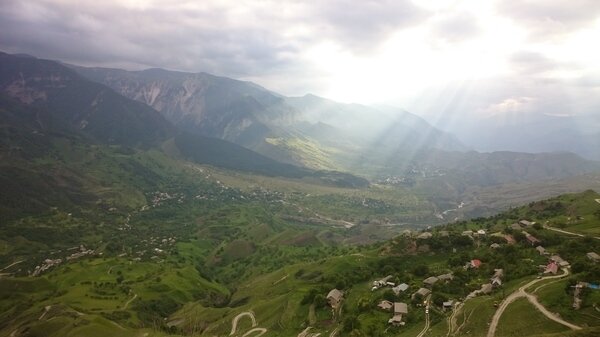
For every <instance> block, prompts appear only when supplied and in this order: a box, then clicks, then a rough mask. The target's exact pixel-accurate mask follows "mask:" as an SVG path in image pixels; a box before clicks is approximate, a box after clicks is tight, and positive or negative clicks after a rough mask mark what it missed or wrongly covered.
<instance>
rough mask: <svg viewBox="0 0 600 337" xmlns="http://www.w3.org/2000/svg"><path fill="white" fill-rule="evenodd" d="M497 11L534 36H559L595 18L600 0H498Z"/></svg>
mask: <svg viewBox="0 0 600 337" xmlns="http://www.w3.org/2000/svg"><path fill="white" fill-rule="evenodd" d="M498 10H499V12H500V13H501V14H503V15H505V16H507V17H509V18H511V19H513V20H514V21H515V22H517V23H518V24H520V25H522V26H524V27H525V28H526V29H527V30H528V31H529V34H530V36H531V37H532V38H534V39H548V38H562V37H564V36H566V35H568V34H570V33H572V32H574V31H577V30H579V29H581V28H583V27H586V26H588V25H590V24H591V23H593V22H594V21H595V20H597V19H598V17H599V16H600V1H597V0H570V1H564V0H522V1H499V2H498Z"/></svg>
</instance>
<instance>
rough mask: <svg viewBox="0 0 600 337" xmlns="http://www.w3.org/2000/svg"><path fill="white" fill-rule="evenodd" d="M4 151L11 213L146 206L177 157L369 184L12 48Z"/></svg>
mask: <svg viewBox="0 0 600 337" xmlns="http://www.w3.org/2000/svg"><path fill="white" fill-rule="evenodd" d="M0 158H1V159H2V162H1V163H0V182H1V183H2V186H3V192H4V193H2V195H1V196H0V201H2V206H1V207H0V210H1V211H2V212H1V213H2V214H1V215H2V217H3V218H4V219H8V218H12V217H15V216H22V215H23V214H33V213H38V212H44V211H45V210H48V209H49V208H51V207H56V206H59V205H60V206H62V207H70V208H72V207H84V208H96V207H98V205H101V206H102V205H104V206H105V205H111V204H114V203H124V204H127V205H128V207H132V206H134V205H139V204H141V203H143V200H142V199H143V198H142V197H140V194H142V193H144V191H148V190H151V189H156V188H157V187H158V186H160V185H161V184H163V183H165V182H166V181H168V180H169V174H170V172H169V171H168V170H167V169H166V168H168V167H170V166H172V165H167V164H165V162H166V161H168V160H173V161H175V162H177V161H183V160H189V161H190V162H191V163H200V164H208V165H214V166H217V167H221V168H226V169H231V170H238V171H246V172H251V173H255V174H261V175H267V176H279V177H286V178H293V179H299V180H300V179H304V180H306V182H312V183H319V184H325V185H330V186H331V185H333V186H342V187H350V186H352V187H365V186H367V185H368V181H367V180H365V179H363V178H358V177H356V176H353V175H351V174H346V173H340V172H333V171H315V170H310V169H306V168H301V167H297V166H293V165H290V164H284V163H280V162H277V161H275V160H273V159H271V158H268V157H265V156H263V155H260V154H258V153H256V152H253V151H251V150H249V149H246V148H244V147H241V146H239V145H236V144H233V143H230V142H228V141H225V140H222V139H218V138H212V137H206V136H200V135H197V134H191V133H187V132H185V131H181V130H177V128H175V127H174V126H173V125H172V124H171V123H170V122H169V121H167V120H165V119H164V118H163V117H162V116H161V114H160V113H158V112H157V111H156V110H154V109H153V108H151V107H149V106H147V105H145V104H143V103H140V102H137V101H134V100H131V99H129V98H126V97H124V96H122V95H120V94H118V93H116V92H115V91H114V90H112V89H110V88H108V87H106V86H104V85H102V84H99V83H96V82H93V81H90V80H88V79H86V78H84V77H82V76H80V75H79V74H77V73H76V72H74V71H73V70H71V69H69V68H67V67H65V66H63V65H61V64H59V63H57V62H54V61H49V60H41V59H37V58H34V57H31V56H25V57H23V56H15V55H9V54H4V53H2V54H0ZM123 199H127V200H128V201H125V200H123ZM117 200H119V201H117ZM104 206H102V207H104ZM108 207H110V206H108Z"/></svg>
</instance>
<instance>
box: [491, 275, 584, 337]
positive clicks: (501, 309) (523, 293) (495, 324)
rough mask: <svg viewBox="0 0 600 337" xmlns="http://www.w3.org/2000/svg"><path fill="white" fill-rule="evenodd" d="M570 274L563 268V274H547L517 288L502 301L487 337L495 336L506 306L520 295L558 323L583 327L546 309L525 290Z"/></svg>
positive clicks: (576, 327) (575, 328) (576, 328)
mask: <svg viewBox="0 0 600 337" xmlns="http://www.w3.org/2000/svg"><path fill="white" fill-rule="evenodd" d="M568 275H569V270H568V269H563V274H561V275H554V276H546V277H542V278H540V279H535V280H532V281H530V282H529V283H527V284H525V285H524V286H521V287H520V288H519V289H518V290H516V291H515V292H513V293H512V294H510V295H508V297H507V298H505V299H504V301H502V303H501V304H500V306H499V307H498V309H497V310H496V313H495V314H494V317H493V318H492V322H491V323H490V328H489V330H488V333H487V337H494V335H495V334H496V328H497V327H498V322H499V321H500V317H502V314H503V313H504V310H506V308H507V307H508V305H509V304H510V303H512V302H513V301H515V300H516V299H517V298H520V297H525V298H527V300H529V302H531V304H533V305H534V306H535V307H536V308H537V309H538V310H539V311H540V312H541V313H542V314H544V315H545V316H546V317H548V318H549V319H551V320H553V321H555V322H557V323H560V324H562V325H564V326H567V327H569V328H571V329H573V330H579V329H581V327H579V326H577V325H574V324H571V323H569V322H567V321H565V320H563V319H561V318H560V317H558V316H556V315H555V314H553V313H551V312H550V311H548V309H546V308H545V307H544V306H543V305H541V304H540V303H539V302H538V300H537V298H536V297H535V296H534V295H531V294H528V293H527V292H526V291H525V289H527V288H529V287H531V286H532V285H534V284H536V283H538V282H541V281H544V280H549V279H556V278H563V277H566V276H568Z"/></svg>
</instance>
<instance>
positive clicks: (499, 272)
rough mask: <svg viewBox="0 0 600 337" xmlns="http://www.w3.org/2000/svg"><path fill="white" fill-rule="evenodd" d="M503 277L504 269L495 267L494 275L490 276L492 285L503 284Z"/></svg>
mask: <svg viewBox="0 0 600 337" xmlns="http://www.w3.org/2000/svg"><path fill="white" fill-rule="evenodd" d="M502 277H504V269H494V275H493V276H492V277H491V278H490V282H491V284H492V287H499V286H501V285H502Z"/></svg>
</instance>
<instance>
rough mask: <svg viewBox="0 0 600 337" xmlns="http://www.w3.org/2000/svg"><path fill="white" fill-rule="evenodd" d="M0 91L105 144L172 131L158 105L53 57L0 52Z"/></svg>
mask: <svg viewBox="0 0 600 337" xmlns="http://www.w3.org/2000/svg"><path fill="white" fill-rule="evenodd" d="M0 91H2V92H4V93H5V94H6V95H8V96H10V97H12V98H14V99H16V100H18V101H20V102H21V103H23V104H26V105H30V106H32V107H35V108H38V109H43V110H46V111H47V113H48V114H49V115H50V117H48V118H50V119H52V120H53V121H54V122H53V123H54V124H63V125H64V126H65V127H66V126H68V127H69V128H70V129H72V130H79V131H81V132H83V133H85V134H86V135H89V136H91V137H93V138H94V139H95V140H97V141H100V142H102V143H105V144H122V145H129V146H135V145H145V146H150V145H155V144H158V143H160V142H161V141H163V140H165V139H166V138H167V137H169V136H170V135H171V134H172V133H173V132H174V129H173V128H172V126H171V125H170V124H169V123H168V122H167V121H166V120H165V119H164V118H163V117H162V116H161V115H160V114H159V113H158V112H157V111H156V110H154V109H152V108H150V107H148V106H147V105H145V104H141V103H139V102H135V101H132V100H130V99H127V98H125V97H123V96H121V95H119V94H117V93H116V92H114V91H113V90H111V89H110V88H108V87H106V86H104V85H101V84H98V83H95V82H92V81H89V80H87V79H85V78H83V77H82V76H80V75H79V74H77V73H76V72H74V71H73V70H71V69H69V68H67V67H65V66H63V65H61V64H59V63H57V62H54V61H49V60H41V59H36V58H32V57H19V56H14V55H9V54H5V53H0Z"/></svg>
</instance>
